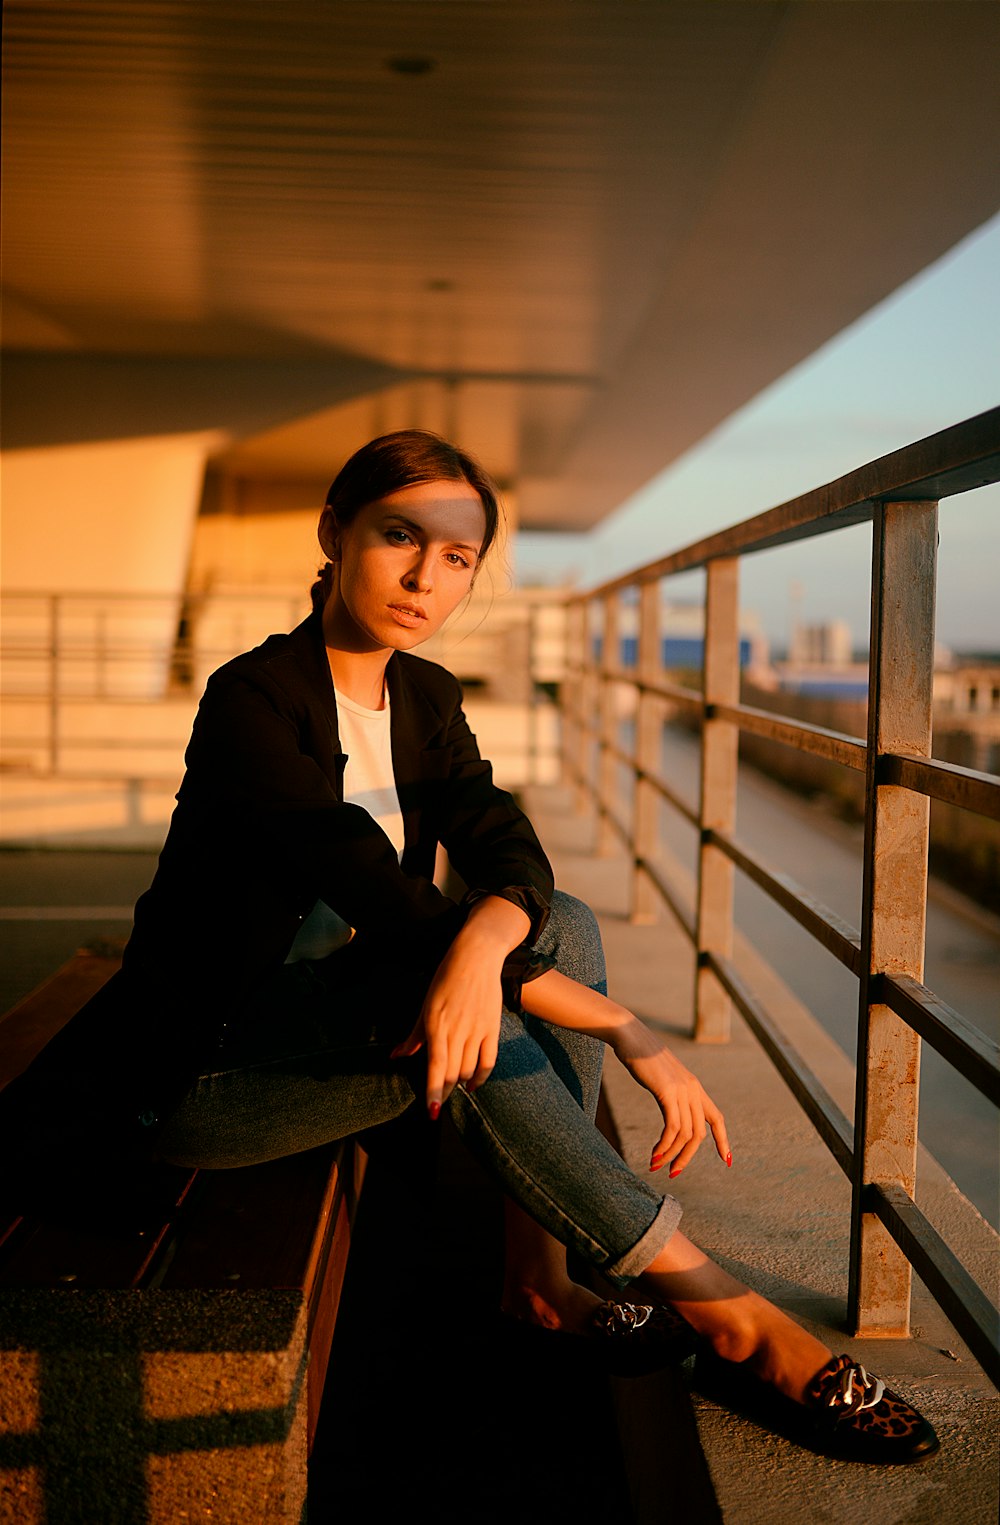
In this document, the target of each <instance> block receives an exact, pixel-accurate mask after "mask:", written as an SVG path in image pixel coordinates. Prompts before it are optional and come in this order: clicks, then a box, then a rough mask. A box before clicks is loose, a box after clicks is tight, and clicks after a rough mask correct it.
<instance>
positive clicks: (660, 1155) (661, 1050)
mask: <svg viewBox="0 0 1000 1525" xmlns="http://www.w3.org/2000/svg"><path fill="white" fill-rule="evenodd" d="M608 1041H609V1043H610V1044H611V1046H612V1048H613V1049H614V1051H615V1053H616V1054H617V1056H618V1058H619V1059H620V1060H621V1062H622V1064H623V1065H624V1066H625V1068H626V1069H627V1070H628V1072H629V1074H630V1075H631V1076H632V1077H633V1079H634V1080H637V1081H638V1082H639V1084H640V1085H641V1086H644V1087H645V1088H646V1090H647V1091H649V1093H650V1094H651V1095H652V1096H654V1097H655V1098H656V1101H657V1104H658V1105H659V1108H660V1111H661V1112H662V1113H663V1131H662V1133H661V1134H660V1137H659V1140H658V1141H657V1143H656V1144H655V1145H654V1147H653V1150H652V1154H651V1156H650V1161H649V1168H650V1170H662V1169H663V1166H664V1165H666V1164H668V1163H669V1164H670V1177H671V1180H672V1179H673V1178H674V1176H676V1175H679V1174H680V1172H681V1171H682V1170H683V1169H684V1167H685V1165H687V1164H688V1163H689V1162H690V1161H691V1160H692V1159H693V1158H694V1156H695V1154H696V1153H697V1151H698V1148H699V1146H700V1144H701V1142H702V1139H704V1138H705V1136H706V1134H707V1133H708V1131H709V1130H711V1133H712V1137H713V1139H714V1141H715V1148H716V1151H717V1152H718V1155H719V1158H720V1160H722V1161H723V1163H724V1164H726V1165H732V1163H733V1157H732V1153H731V1152H730V1148H729V1138H728V1136H727V1134H726V1123H725V1119H724V1118H723V1116H722V1113H721V1112H720V1111H719V1109H718V1107H717V1106H716V1105H715V1102H714V1101H713V1100H712V1098H711V1097H710V1096H709V1094H708V1092H707V1091H706V1090H705V1088H704V1086H703V1085H702V1083H701V1081H700V1080H699V1079H698V1077H697V1076H696V1075H692V1073H691V1071H690V1070H689V1069H687V1068H686V1067H685V1066H684V1065H683V1064H681V1062H680V1060H679V1059H677V1058H675V1056H674V1055H673V1054H672V1053H671V1052H670V1050H669V1049H668V1048H667V1047H666V1045H665V1044H664V1043H663V1041H662V1039H660V1038H658V1037H657V1036H656V1035H655V1034H654V1033H651V1032H650V1030H649V1028H648V1027H645V1026H643V1024H642V1023H641V1022H640V1021H639V1019H638V1018H637V1017H633V1018H632V1020H631V1022H627V1023H625V1024H624V1025H623V1026H621V1027H619V1028H616V1029H615V1030H614V1032H613V1034H609V1037H608Z"/></svg>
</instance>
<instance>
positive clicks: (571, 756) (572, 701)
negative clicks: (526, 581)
mask: <svg viewBox="0 0 1000 1525" xmlns="http://www.w3.org/2000/svg"><path fill="white" fill-rule="evenodd" d="M588 625H589V613H588V605H587V604H586V603H585V602H583V601H582V600H581V601H580V602H578V603H574V604H571V605H570V607H569V610H568V611H567V615H566V666H567V676H566V678H565V680H564V682H565V699H564V703H563V704H562V707H561V708H562V737H561V741H562V746H561V756H562V779H563V783H564V784H565V785H566V786H567V787H569V788H571V789H572V790H573V802H574V808H575V810H576V812H577V814H582V813H583V812H584V811H585V810H587V809H588V808H589V806H590V797H589V796H590V792H589V789H588V786H587V781H586V780H585V777H584V774H585V773H586V771H587V769H586V759H587V758H588V757H589V755H590V738H589V736H588V735H587V729H586V726H587V687H588V680H587V667H588V664H589V662H590V642H589V640H588ZM574 669H575V670H574Z"/></svg>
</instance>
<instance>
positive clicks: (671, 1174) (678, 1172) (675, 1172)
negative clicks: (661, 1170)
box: [670, 1170, 680, 1181]
mask: <svg viewBox="0 0 1000 1525" xmlns="http://www.w3.org/2000/svg"><path fill="white" fill-rule="evenodd" d="M679 1175H680V1171H679V1170H672V1171H671V1172H670V1180H671V1181H672V1180H673V1178H674V1176H679Z"/></svg>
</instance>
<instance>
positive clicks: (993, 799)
mask: <svg viewBox="0 0 1000 1525" xmlns="http://www.w3.org/2000/svg"><path fill="white" fill-rule="evenodd" d="M877 773H878V781H879V783H880V784H898V785H899V786H900V787H901V788H903V789H913V790H914V791H915V792H916V793H917V794H929V795H930V796H931V797H932V798H933V799H936V800H945V801H947V803H948V804H949V805H960V806H961V807H962V809H963V810H974V811H975V812H976V814H977V815H985V816H989V817H991V819H992V820H994V821H1000V778H996V777H995V776H994V775H993V774H992V773H977V772H976V770H975V769H974V768H960V767H959V766H958V765H957V764H956V763H946V762H939V761H938V760H937V759H936V758H932V757H916V756H914V755H912V754H907V753H905V752H889V753H887V754H886V755H885V756H884V757H880V758H879V760H878V765H877Z"/></svg>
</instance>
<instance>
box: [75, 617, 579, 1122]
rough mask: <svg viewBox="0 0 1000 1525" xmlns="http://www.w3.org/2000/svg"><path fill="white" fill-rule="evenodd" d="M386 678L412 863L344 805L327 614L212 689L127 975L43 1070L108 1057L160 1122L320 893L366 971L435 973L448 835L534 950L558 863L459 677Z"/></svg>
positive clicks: (468, 874) (229, 668) (446, 915)
mask: <svg viewBox="0 0 1000 1525" xmlns="http://www.w3.org/2000/svg"><path fill="white" fill-rule="evenodd" d="M386 676H387V683H388V689H389V696H390V706H391V737H392V754H393V767H394V772H395V777H396V787H397V791H398V794H399V800H400V808H401V812H402V815H403V821H404V828H405V848H404V852H403V858H402V863H400V862H399V860H398V858H397V855H396V851H395V849H394V848H393V846H392V844H391V842H390V841H389V839H388V838H387V837H386V835H385V833H384V832H383V831H382V830H381V828H380V827H379V826H378V825H377V824H376V822H375V821H374V820H373V818H372V817H371V816H370V815H369V814H368V812H367V811H366V810H364V809H363V808H362V807H360V806H358V805H351V804H345V803H344V800H343V776H344V765H345V763H346V761H347V759H346V757H345V755H344V753H343V752H342V751H341V747H340V741H339V736H338V731H337V712H336V702H335V698H334V690H333V682H332V678H331V676H330V669H329V664H328V662H327V657H326V650H325V647H324V643H323V635H322V627H321V623H320V619H319V617H318V616H317V615H315V614H314V615H312V616H311V617H310V618H309V619H307V620H306V621H305V622H304V623H303V624H301V625H300V626H299V627H298V628H297V629H296V630H294V631H293V632H292V633H291V634H290V635H279V636H271V637H270V638H269V639H268V640H266V641H265V642H264V643H263V645H261V646H258V647H256V648H255V649H254V650H253V651H250V652H247V653H245V654H244V655H243V656H240V657H237V658H235V660H233V661H232V662H229V663H227V664H226V665H225V666H224V667H222V668H220V669H219V671H218V672H216V673H215V674H214V675H213V676H212V677H211V678H210V680H209V682H208V686H207V688H206V691H205V695H204V698H203V699H202V701H201V705H200V707H199V710H198V715H197V718H196V720H195V724H194V728H193V731H192V735H191V741H190V744H189V746H188V750H187V753H186V758H185V761H186V767H187V771H186V773H185V777H184V781H183V783H182V785H181V788H180V791H179V793H178V796H177V806H176V809H175V811H174V815H173V818H172V821H171V824H170V830H169V832H168V835H167V839H166V842H165V844H164V848H163V852H162V854H161V856H160V861H159V865H158V868H157V871H156V875H155V877H154V879H153V882H152V885H151V886H150V888H149V890H148V891H147V892H146V893H145V894H144V895H143V896H142V897H141V898H140V900H139V902H138V904H137V906H136V911H135V926H134V931H133V934H132V937H131V939H130V941H129V943H128V946H127V948H126V950H125V957H124V961H123V969H122V973H121V975H119V976H116V978H115V979H114V980H113V981H111V982H110V984H109V985H108V986H107V987H105V990H104V991H103V992H101V993H100V994H99V996H98V997H97V998H95V1001H94V1002H92V1003H90V1005H89V1006H88V1007H87V1008H85V1009H84V1012H83V1013H82V1014H81V1016H80V1017H79V1018H77V1019H75V1020H74V1022H73V1023H71V1024H70V1027H69V1029H68V1030H67V1031H66V1032H65V1034H64V1035H61V1036H60V1038H59V1039H57V1040H56V1041H55V1042H54V1044H52V1045H50V1046H49V1048H50V1050H51V1052H48V1051H47V1063H48V1065H49V1066H51V1065H53V1064H55V1065H56V1066H57V1067H58V1068H61V1069H64V1070H65V1069H68V1068H76V1067H78V1066H81V1065H82V1066H84V1067H92V1066H93V1065H94V1063H95V1056H99V1058H98V1060H97V1062H98V1063H99V1064H100V1065H101V1066H102V1068H103V1069H104V1070H105V1072H106V1073H107V1074H109V1075H110V1074H111V1073H112V1072H113V1073H114V1074H115V1076H116V1084H117V1086H118V1087H119V1089H120V1090H122V1091H123V1093H127V1095H128V1101H127V1102H126V1105H127V1107H128V1108H129V1109H130V1110H131V1109H132V1108H133V1105H138V1106H139V1107H140V1109H141V1110H145V1111H147V1112H150V1111H152V1112H155V1113H156V1114H158V1115H163V1113H164V1112H165V1111H166V1110H169V1107H170V1104H171V1100H172V1099H176V1098H177V1097H179V1095H180V1094H181V1093H182V1092H183V1090H184V1088H185V1087H186V1085H187V1084H188V1083H189V1082H190V1080H192V1079H193V1078H194V1076H195V1075H196V1074H197V1073H199V1068H200V1066H202V1065H203V1064H204V1063H205V1062H206V1060H207V1059H208V1057H209V1056H210V1055H211V1053H212V1052H213V1050H215V1049H216V1047H217V1045H218V1041H219V1038H220V1035H221V1033H222V1031H223V1028H224V1027H226V1026H232V1025H233V1024H234V1023H235V1024H237V1025H238V1023H239V1020H240V1012H241V1009H242V1008H243V1007H244V1005H245V1003H246V1002H247V1000H248V998H249V997H250V996H251V995H252V994H253V993H254V992H255V991H256V990H257V989H258V988H259V986H260V984H261V982H262V980H264V979H265V978H266V977H267V976H268V974H269V973H271V972H272V971H276V970H277V969H278V968H279V967H280V965H281V964H282V963H283V962H284V959H285V956H286V954H287V952H288V950H289V948H290V946H291V944H292V941H293V939H294V937H295V934H296V931H297V930H298V927H299V925H300V923H301V921H302V919H303V918H304V917H305V916H306V915H307V914H308V912H309V911H310V910H311V908H312V906H313V904H314V903H315V901H316V900H317V899H322V900H325V901H326V903H327V904H328V905H329V906H331V907H332V909H333V910H335V911H337V912H338V913H339V914H340V915H341V916H342V917H343V918H344V920H345V921H347V922H348V923H349V924H350V925H351V926H353V927H355V928H356V929H357V932H358V936H357V938H356V939H355V943H354V944H352V945H351V949H352V958H353V959H354V961H355V963H356V962H357V957H358V955H357V953H356V951H355V945H357V947H358V948H360V949H362V950H363V949H364V948H365V947H367V948H369V949H375V950H377V953H378V956H379V957H380V958H381V959H382V960H383V962H384V961H385V960H386V959H391V960H394V961H396V962H397V963H398V965H399V966H400V967H403V968H405V967H407V966H414V965H417V964H419V966H420V967H421V968H430V969H433V968H434V967H436V964H437V962H438V961H439V960H440V958H441V956H442V955H443V953H444V951H445V949H446V948H447V946H448V944H449V943H450V942H451V940H452V938H453V937H454V935H455V933H456V931H457V930H458V927H459V926H460V925H461V921H462V919H463V917H464V914H465V908H464V906H463V905H457V904H456V903H455V902H454V901H453V900H451V899H449V898H448V897H447V896H446V895H443V894H442V893H441V891H440V890H438V889H437V888H436V887H435V885H434V884H433V881H432V876H433V873H434V863H435V853H436V848H437V844H438V842H441V843H442V844H443V845H444V847H445V848H446V849H447V851H448V854H449V858H450V860H451V863H452V865H453V866H454V868H455V870H456V871H457V873H458V874H459V875H460V876H461V878H462V879H463V880H464V881H465V883H466V885H467V886H468V888H469V892H470V895H471V896H473V897H474V896H476V895H477V894H495V895H501V896H504V897H505V898H507V899H509V900H512V901H513V902H514V903H515V904H517V905H519V906H521V907H522V908H523V909H524V910H525V911H526V912H527V913H528V915H529V917H530V919H531V932H530V934H529V938H528V939H527V943H526V945H525V948H526V947H527V944H528V943H531V942H533V941H534V940H535V939H536V938H537V936H538V934H539V932H540V931H541V928H542V926H543V925H544V923H545V920H546V918H547V915H548V905H549V902H550V898H551V893H552V874H551V870H550V868H549V864H548V861H547V859H546V857H545V855H544V853H543V852H542V849H541V847H540V846H539V843H538V840H537V838H536V836H535V834H534V832H533V830H532V828H531V826H530V824H529V823H528V821H527V820H526V818H525V816H524V815H523V814H522V812H521V811H520V810H519V809H518V807H517V805H516V804H515V803H514V801H513V799H512V798H511V796H510V795H509V794H507V793H505V792H504V791H503V790H501V789H498V788H497V787H496V785H495V784H494V783H493V777H492V770H491V768H490V766H489V764H488V763H487V762H484V761H483V760H482V759H481V758H480V756H479V751H478V748H477V746H476V741H475V738H474V736H473V735H472V733H471V731H470V730H469V727H468V724H467V722H466V720H465V716H464V715H463V713H462V708H461V690H460V688H459V685H458V683H457V682H456V680H455V679H454V678H453V677H452V675H451V674H450V673H448V672H446V671H445V670H444V669H443V668H441V667H438V666H437V665H436V664H434V663H432V662H427V661H425V660H423V659H421V658H419V657H414V656H410V655H408V654H404V653H396V654H394V655H393V656H392V657H391V659H390V661H389V665H388V669H387V675H386ZM339 956H340V955H335V957H339ZM514 962H515V965H516V960H515V961H514ZM414 1016H415V1013H412V1014H410V1016H409V1020H408V1022H407V1024H406V1027H405V1028H404V1031H406V1030H408V1027H409V1023H410V1022H412V1020H413V1017H414ZM124 1099H125V1096H124V1094H123V1100H124Z"/></svg>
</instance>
